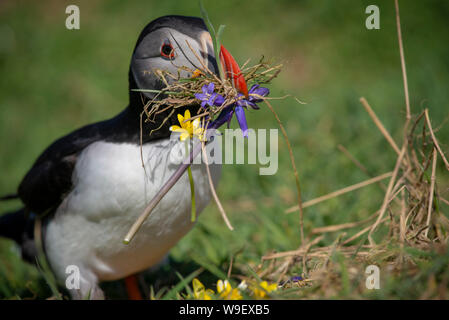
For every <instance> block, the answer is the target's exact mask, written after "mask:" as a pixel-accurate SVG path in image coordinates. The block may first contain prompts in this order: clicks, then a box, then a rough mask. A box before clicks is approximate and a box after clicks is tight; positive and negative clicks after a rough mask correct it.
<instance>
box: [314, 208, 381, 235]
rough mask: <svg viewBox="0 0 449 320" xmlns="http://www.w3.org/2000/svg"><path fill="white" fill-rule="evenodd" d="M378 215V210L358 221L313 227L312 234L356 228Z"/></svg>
mask: <svg viewBox="0 0 449 320" xmlns="http://www.w3.org/2000/svg"><path fill="white" fill-rule="evenodd" d="M376 215H377V212H376V213H374V214H373V215H371V216H370V217H369V218H367V219H365V220H362V221H357V222H348V223H342V224H336V225H333V226H327V227H321V228H314V229H312V234H316V233H327V232H336V231H340V230H343V229H350V228H354V227H357V226H359V225H362V224H365V223H367V222H369V221H370V220H372V219H373V218H374V217H375V216H376Z"/></svg>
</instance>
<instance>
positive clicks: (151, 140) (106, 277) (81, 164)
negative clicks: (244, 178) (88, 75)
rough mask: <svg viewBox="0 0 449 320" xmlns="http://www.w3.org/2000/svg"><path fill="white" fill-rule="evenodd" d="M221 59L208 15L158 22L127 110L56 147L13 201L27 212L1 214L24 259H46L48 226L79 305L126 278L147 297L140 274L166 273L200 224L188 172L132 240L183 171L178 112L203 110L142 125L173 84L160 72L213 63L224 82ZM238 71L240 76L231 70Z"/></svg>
mask: <svg viewBox="0 0 449 320" xmlns="http://www.w3.org/2000/svg"><path fill="white" fill-rule="evenodd" d="M221 50H226V49H224V47H222V49H221ZM193 51H196V54H195V53H194V52H193ZM226 52H227V54H226V55H224V56H223V57H221V53H220V57H221V60H220V63H221V64H222V67H223V70H224V73H226V74H227V75H228V76H229V74H231V73H232V72H235V68H236V66H238V65H237V63H236V61H235V60H234V58H233V57H232V55H230V54H229V52H228V51H227V50H226ZM200 59H201V60H202V61H198V60H200ZM216 61H217V60H216V58H215V54H214V46H213V42H212V38H211V35H210V33H209V31H208V29H207V27H206V25H205V23H204V21H203V20H202V19H201V18H197V17H187V16H175V15H170V16H164V17H160V18H158V19H156V20H153V21H151V22H150V23H148V24H147V25H146V26H145V27H144V29H143V30H142V32H141V33H140V35H139V37H138V39H137V42H136V45H135V48H134V50H133V53H132V56H131V63H130V68H129V73H128V82H129V87H128V91H129V102H128V105H127V106H126V108H125V109H124V110H123V111H122V112H120V113H119V114H117V115H116V116H114V117H112V118H110V119H108V120H104V121H101V122H97V123H93V124H89V125H86V126H84V127H82V128H80V129H77V130H75V131H73V132H71V133H69V134H67V135H66V136H64V137H62V138H60V139H58V140H56V141H55V142H53V143H52V144H50V146H49V147H48V148H47V149H46V150H44V151H43V153H42V154H41V155H40V156H39V157H38V158H37V160H36V161H35V162H34V164H33V165H32V167H31V169H30V170H29V171H28V172H27V173H26V175H25V177H24V178H23V180H22V181H21V183H20V185H19V186H18V189H17V192H16V193H13V194H12V195H8V196H5V197H3V200H6V199H14V198H18V199H20V201H21V202H22V204H23V205H22V207H21V208H20V209H19V210H16V211H13V212H8V213H6V214H3V215H1V216H0V236H2V237H6V238H10V239H13V240H15V241H16V242H17V243H18V244H19V245H20V248H21V253H22V257H23V259H24V260H26V261H29V262H33V261H36V257H37V254H38V250H37V247H36V245H37V239H36V237H35V230H36V228H35V227H36V222H37V221H39V222H40V226H41V229H40V230H41V232H40V239H39V240H41V241H40V242H39V243H41V246H42V251H43V252H44V254H45V258H46V260H47V262H48V264H49V266H50V269H51V270H52V272H53V274H54V275H55V278H56V279H57V281H58V283H59V284H61V285H62V286H64V284H65V283H66V280H67V277H68V270H73V266H75V267H76V270H77V271H79V274H78V276H79V278H78V280H79V281H78V283H77V285H75V286H71V287H70V288H67V291H68V293H69V294H70V297H71V298H72V299H85V298H86V297H88V298H90V299H104V298H105V296H104V292H103V291H102V289H101V288H100V286H99V284H100V283H101V282H102V281H113V280H119V279H125V284H126V287H127V289H128V295H129V296H130V298H132V299H138V298H141V296H140V295H139V292H136V287H137V280H136V277H135V275H136V274H138V273H140V272H142V271H145V270H147V269H149V268H151V267H154V266H157V265H158V264H159V263H160V262H161V261H163V260H164V258H165V257H166V256H167V254H168V252H169V250H170V249H171V248H172V247H173V246H174V245H175V244H176V243H177V242H178V241H179V240H180V239H181V238H182V237H183V236H184V235H185V234H186V233H187V232H189V230H191V228H192V227H193V226H194V224H195V222H192V221H191V199H190V196H191V195H190V184H189V178H188V176H187V174H184V175H182V176H181V178H180V179H179V180H178V181H177V182H176V184H175V185H174V186H173V187H172V188H171V189H170V191H169V192H168V193H167V194H166V195H165V196H164V198H163V199H162V200H161V201H160V202H159V204H158V205H157V206H156V207H155V208H154V210H153V211H152V213H151V215H150V216H149V217H148V218H147V219H146V221H145V222H144V223H143V225H142V226H141V228H140V230H139V232H138V233H137V234H136V236H135V237H134V239H133V240H132V241H131V242H130V243H129V244H127V245H126V244H124V243H123V238H124V236H125V234H126V233H127V232H128V230H129V229H130V227H131V226H132V224H133V223H134V222H135V221H136V219H137V218H138V217H139V216H140V214H141V213H142V212H143V211H144V209H145V207H146V206H147V204H148V203H149V202H150V201H151V199H152V198H153V197H154V196H155V195H156V194H157V192H158V191H159V190H160V188H161V187H162V186H163V185H164V182H165V181H167V180H168V179H169V177H170V176H171V175H172V174H173V173H174V172H175V171H176V169H177V167H178V166H177V165H176V163H174V161H173V160H172V159H171V157H172V154H173V150H174V149H176V148H185V145H184V142H181V141H179V139H171V138H170V136H171V132H170V127H171V126H172V125H177V124H178V119H177V117H176V115H177V113H180V114H184V111H185V110H187V109H189V111H190V112H191V114H192V115H195V114H197V113H198V112H199V110H200V108H201V107H200V105H199V103H196V102H194V103H192V104H191V105H189V106H185V107H183V108H179V109H176V110H177V112H175V114H173V115H171V114H170V108H166V109H167V110H165V111H163V112H161V113H159V114H157V115H156V116H155V117H154V118H153V119H151V121H144V120H145V118H144V119H143V120H142V119H141V116H142V115H143V116H145V115H144V114H143V111H144V108H145V106H146V104H147V103H149V102H150V103H151V101H154V100H153V99H158V96H157V94H156V93H155V92H154V90H161V89H163V88H164V87H165V84H164V83H163V82H162V81H161V79H160V77H159V76H158V75H157V70H165V71H167V72H169V73H171V74H178V73H180V76H181V77H189V76H194V75H192V74H190V71H189V70H196V69H198V68H200V69H201V66H207V67H208V68H209V70H211V71H212V72H214V73H215V74H217V75H218V73H219V71H218V66H217V62H216ZM232 66H233V67H234V69H233V70H234V71H233V70H229V69H230V68H231V67H232ZM170 81H176V79H175V80H173V79H171V80H170ZM235 85H236V89H238V90H239V91H240V90H241V91H245V89H246V88H242V86H244V87H246V84H245V83H244V81H243V82H242V79H239V81H236V82H235ZM141 89H151V90H150V91H145V90H141ZM167 107H169V106H167ZM175 154H176V153H175ZM206 169H207V168H206V167H205V164H204V162H202V163H201V164H194V165H192V166H191V171H192V175H193V179H194V185H195V193H196V211H197V213H198V214H199V213H200V212H201V211H202V210H203V209H204V208H205V207H206V206H207V204H208V203H209V202H210V199H211V191H210V185H209V180H208V175H207V170H206ZM210 173H211V176H212V181H213V183H214V185H217V184H218V181H219V179H220V175H221V167H220V165H219V164H211V165H210ZM71 268H72V269H71Z"/></svg>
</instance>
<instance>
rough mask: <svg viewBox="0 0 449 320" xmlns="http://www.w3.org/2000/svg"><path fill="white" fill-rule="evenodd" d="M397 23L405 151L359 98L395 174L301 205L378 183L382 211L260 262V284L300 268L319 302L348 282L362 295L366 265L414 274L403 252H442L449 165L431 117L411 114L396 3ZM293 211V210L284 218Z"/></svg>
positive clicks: (448, 233) (316, 233) (320, 231)
mask: <svg viewBox="0 0 449 320" xmlns="http://www.w3.org/2000/svg"><path fill="white" fill-rule="evenodd" d="M396 18H397V30H398V43H399V50H400V57H401V67H402V73H403V80H404V93H405V106H406V108H405V111H406V112H405V113H406V117H405V122H404V124H403V142H402V146H398V144H397V143H396V142H395V140H394V139H393V138H392V136H391V135H390V133H389V132H388V131H387V129H386V128H385V126H384V125H383V124H382V121H381V120H380V119H379V118H378V117H377V115H376V114H375V112H374V111H373V109H372V108H371V106H370V105H369V103H368V102H367V100H366V99H365V98H363V97H362V98H360V102H361V103H362V105H363V107H364V108H365V110H366V111H367V113H368V115H369V116H370V117H371V119H372V120H373V122H374V124H375V125H376V127H377V128H378V129H379V131H380V132H381V134H382V135H383V136H384V137H385V139H386V141H387V143H388V144H389V145H390V146H391V148H392V149H393V151H394V152H395V153H396V155H397V158H396V161H395V163H394V164H392V171H391V172H388V173H384V174H382V175H379V176H377V177H373V178H371V179H369V180H366V181H363V182H361V183H357V184H355V185H352V186H349V187H346V188H343V189H341V190H337V191H335V192H332V193H330V194H328V195H324V196H321V197H318V198H316V199H312V200H309V201H306V202H304V203H303V208H306V207H310V206H313V205H316V204H318V203H320V202H322V201H326V200H328V199H331V198H335V197H337V196H340V195H342V194H345V193H348V192H352V191H354V190H356V189H359V188H362V187H365V186H367V185H371V184H374V183H377V184H379V185H380V187H381V188H382V189H383V190H384V191H385V194H384V199H383V201H382V203H381V204H379V210H378V211H376V212H375V213H374V214H373V215H371V216H370V217H368V218H367V219H365V220H363V221H358V222H349V223H344V224H340V225H333V226H326V227H321V228H314V229H312V231H311V233H310V234H309V235H308V238H307V241H305V242H303V243H302V244H301V246H300V247H299V248H298V249H297V250H292V251H286V252H273V253H270V254H267V255H265V256H264V257H262V263H261V264H259V265H258V266H254V268H255V270H256V272H257V273H258V275H259V276H260V277H262V276H264V277H267V278H269V279H271V280H273V281H278V282H282V281H286V280H288V279H289V278H288V277H287V276H286V275H287V273H289V272H290V273H291V270H298V269H299V266H301V268H300V269H302V276H303V278H304V279H305V281H302V282H301V286H310V285H311V284H313V285H314V286H315V287H316V288H319V289H320V290H318V291H319V294H318V295H317V297H322V296H323V295H325V296H332V295H333V294H334V293H335V292H337V291H338V290H340V289H341V287H342V286H345V285H346V286H348V283H349V279H351V280H355V279H357V278H359V280H360V281H359V282H358V283H359V286H360V289H361V290H364V289H365V288H362V287H364V278H363V275H364V272H365V271H364V269H361V268H362V267H364V265H367V264H369V263H370V262H371V263H372V262H375V263H376V264H382V265H384V266H385V265H387V266H388V269H389V270H397V271H398V270H402V271H403V270H407V269H408V270H411V269H413V268H414V267H416V263H415V259H413V256H412V255H409V254H408V251H407V250H405V249H410V248H412V249H417V250H424V251H427V252H430V251H438V250H439V249H441V248H446V246H447V243H448V240H449V219H448V218H447V217H446V216H445V215H444V214H443V212H442V211H441V208H440V203H441V202H442V203H445V204H446V205H448V204H449V201H448V200H447V199H445V198H444V197H443V196H442V194H441V193H440V191H439V188H438V186H439V183H438V181H439V179H438V174H437V162H438V161H442V162H443V163H444V165H445V167H446V169H447V170H448V171H449V162H448V160H447V158H446V156H445V154H444V152H443V150H442V149H441V146H440V144H439V143H438V140H437V138H436V135H435V131H434V129H433V128H432V124H431V121H430V117H429V112H428V110H427V109H425V110H424V111H422V112H421V113H420V114H418V115H416V116H412V115H411V112H410V103H409V94H408V83H407V75H406V69H405V59H404V52H403V45H402V36H401V29H400V18H399V8H398V4H397V1H396ZM339 149H340V150H341V151H342V152H343V153H344V154H345V155H346V156H348V158H349V159H350V160H351V161H352V162H353V163H354V164H355V165H356V166H357V167H358V168H359V169H361V170H362V171H364V172H365V173H368V171H367V170H366V168H365V167H364V166H363V164H361V163H360V162H359V161H358V160H357V159H355V158H354V157H353V156H352V155H351V154H350V153H349V152H348V150H347V149H346V148H344V147H343V146H339ZM387 178H388V179H389V182H388V184H387V185H384V184H383V183H382V182H381V181H382V180H384V179H387ZM297 210H298V207H297V206H295V207H292V208H290V209H288V210H287V211H286V213H291V212H295V211H297ZM354 228H359V230H358V231H355V233H354V234H353V235H351V236H348V235H347V233H346V232H345V230H349V229H354ZM340 231H341V232H342V233H340V234H339V236H338V237H337V238H336V240H335V241H334V243H333V244H332V245H331V246H325V247H323V246H317V245H318V244H319V243H320V241H321V240H322V239H323V237H324V235H325V234H327V233H331V232H340ZM440 251H441V250H440ZM335 257H337V258H336V259H335ZM338 257H343V258H342V259H348V260H346V261H347V262H349V266H348V265H344V264H343V263H340V262H341V261H342V259H340V258H338ZM267 261H269V264H268V267H267V266H266V263H265V262H267ZM335 261H337V263H336V262H335ZM338 261H340V262H338ZM345 283H346V284H345ZM443 285H444V284H443ZM361 290H360V291H361ZM443 296H444V294H443ZM307 297H308V298H310V297H312V295H310V294H309V295H307Z"/></svg>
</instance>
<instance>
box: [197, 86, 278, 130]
mask: <svg viewBox="0 0 449 320" xmlns="http://www.w3.org/2000/svg"><path fill="white" fill-rule="evenodd" d="M248 93H249V96H248V98H242V97H244V95H243V94H241V93H240V94H239V95H238V96H237V101H236V102H235V103H234V104H232V105H230V106H228V107H226V108H224V109H223V111H222V112H221V113H220V114H219V115H218V117H217V119H216V120H215V121H214V122H213V123H212V124H211V126H213V127H214V128H218V127H220V126H222V125H223V124H224V123H225V122H227V123H228V126H229V123H230V121H231V119H232V116H233V115H234V113H235V116H236V118H237V121H238V123H239V126H240V129H242V132H243V136H244V137H246V138H247V137H248V124H247V122H246V116H245V109H244V108H247V107H251V108H253V109H256V110H257V109H259V107H258V106H257V104H256V103H258V102H261V101H263V99H261V98H258V97H255V96H252V95H251V94H253V95H254V94H255V95H259V96H262V97H265V96H266V95H268V94H269V93H270V90H268V89H267V88H263V87H261V86H259V85H258V84H255V85H253V86H252V87H251V89H250V90H249V92H248ZM195 96H196V95H195Z"/></svg>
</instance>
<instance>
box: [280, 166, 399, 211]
mask: <svg viewBox="0 0 449 320" xmlns="http://www.w3.org/2000/svg"><path fill="white" fill-rule="evenodd" d="M391 175H392V172H387V173H384V174H381V175H380V176H377V177H374V178H371V179H368V180H366V181H362V182H359V183H356V184H354V185H351V186H348V187H345V188H342V189H340V190H337V191H334V192H331V193H329V194H326V195H324V196H321V197H318V198H315V199H312V200H309V201H306V202H304V203H303V204H302V207H303V208H307V207H311V206H313V205H315V204H317V203H320V202H323V201H326V200H329V199H332V198H335V197H338V196H341V195H342V194H345V193H348V192H351V191H354V190H357V189H360V188H363V187H366V186H369V185H370V184H373V183H376V182H379V181H381V180H383V179H386V178H388V177H391ZM296 210H298V206H294V207H291V208H289V209H287V210H286V211H285V213H291V212H294V211H296Z"/></svg>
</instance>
